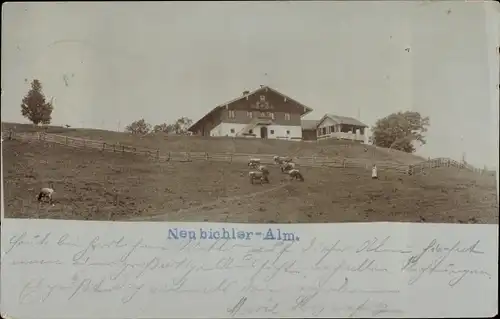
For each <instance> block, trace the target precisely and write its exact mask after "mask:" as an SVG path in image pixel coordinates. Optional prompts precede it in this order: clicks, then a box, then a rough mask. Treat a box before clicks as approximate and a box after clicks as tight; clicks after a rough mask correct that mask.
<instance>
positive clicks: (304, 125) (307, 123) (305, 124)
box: [301, 120, 319, 130]
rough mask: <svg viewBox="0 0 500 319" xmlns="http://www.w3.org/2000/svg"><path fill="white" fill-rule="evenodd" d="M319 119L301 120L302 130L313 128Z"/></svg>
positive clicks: (316, 125)
mask: <svg viewBox="0 0 500 319" xmlns="http://www.w3.org/2000/svg"><path fill="white" fill-rule="evenodd" d="M318 124H319V120H302V121H301V126H302V129H303V130H315V129H316V128H317V127H318Z"/></svg>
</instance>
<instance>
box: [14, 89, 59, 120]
mask: <svg viewBox="0 0 500 319" xmlns="http://www.w3.org/2000/svg"><path fill="white" fill-rule="evenodd" d="M53 110H54V106H53V105H52V101H50V102H47V101H46V100H45V95H44V94H43V92H42V83H41V82H40V81H39V80H37V79H35V80H33V81H32V82H31V89H30V90H29V91H28V93H27V94H26V96H25V97H24V98H23V100H22V103H21V114H22V115H23V116H24V117H25V118H27V119H28V120H30V121H31V122H32V123H33V124H35V125H38V124H50V122H51V121H52V111H53Z"/></svg>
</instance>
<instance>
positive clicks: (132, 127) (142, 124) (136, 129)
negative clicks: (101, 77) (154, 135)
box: [125, 119, 151, 135]
mask: <svg viewBox="0 0 500 319" xmlns="http://www.w3.org/2000/svg"><path fill="white" fill-rule="evenodd" d="M125 132H129V133H132V134H138V135H146V134H148V133H150V132H151V124H149V123H147V122H146V120H144V119H140V120H138V121H135V122H132V123H131V124H129V125H127V126H126V127H125Z"/></svg>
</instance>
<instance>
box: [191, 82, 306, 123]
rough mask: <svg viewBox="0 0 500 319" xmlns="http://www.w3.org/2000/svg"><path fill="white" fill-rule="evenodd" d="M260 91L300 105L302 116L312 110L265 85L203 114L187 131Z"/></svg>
mask: <svg viewBox="0 0 500 319" xmlns="http://www.w3.org/2000/svg"><path fill="white" fill-rule="evenodd" d="M262 91H272V92H274V93H276V94H279V95H281V96H282V97H284V98H286V99H287V100H290V101H293V102H295V103H297V104H298V105H300V106H302V107H303V108H304V112H303V113H302V115H305V114H307V113H310V112H312V109H311V108H310V107H307V106H305V105H304V104H302V103H300V102H298V101H297V100H295V99H293V98H291V97H289V96H287V95H285V94H283V93H281V92H279V91H277V90H275V89H273V88H271V87H269V86H267V85H265V86H261V87H260V88H258V89H256V90H253V91H252V92H249V93H247V94H244V95H241V96H239V97H237V98H235V99H232V100H231V101H227V102H225V103H222V104H219V105H217V106H216V107H215V108H213V109H212V110H211V111H210V112H208V113H207V114H205V115H204V116H203V117H202V118H201V119H199V120H198V121H197V122H195V123H194V124H193V125H191V127H190V128H189V129H188V130H189V131H191V130H194V128H195V127H196V126H198V125H199V124H200V123H201V122H202V121H203V120H204V119H205V118H207V117H208V116H210V115H211V114H213V113H215V112H216V111H218V110H220V109H222V108H225V107H226V106H227V105H230V104H232V103H235V102H238V101H240V100H242V99H244V98H246V97H247V96H250V95H254V94H257V93H259V92H262Z"/></svg>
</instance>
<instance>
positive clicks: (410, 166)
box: [408, 165, 413, 176]
mask: <svg viewBox="0 0 500 319" xmlns="http://www.w3.org/2000/svg"><path fill="white" fill-rule="evenodd" d="M408 175H410V176H411V175H413V165H408Z"/></svg>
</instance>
